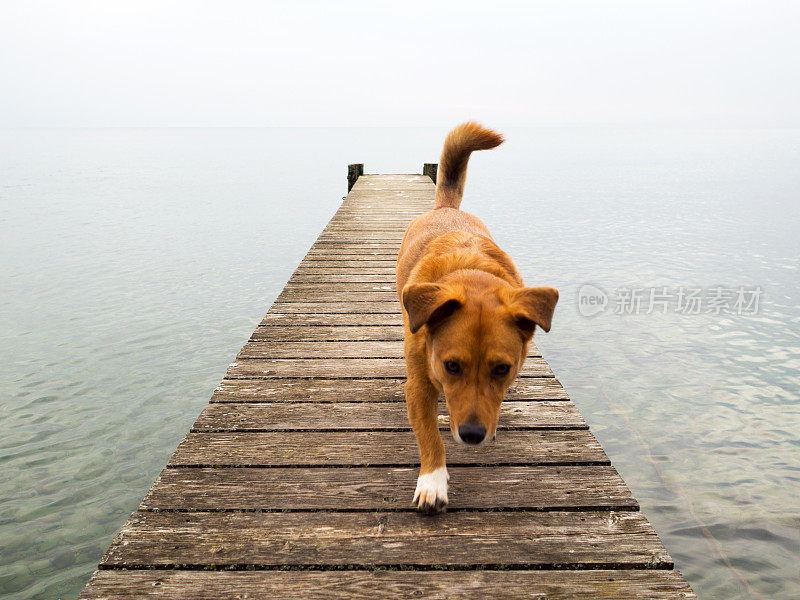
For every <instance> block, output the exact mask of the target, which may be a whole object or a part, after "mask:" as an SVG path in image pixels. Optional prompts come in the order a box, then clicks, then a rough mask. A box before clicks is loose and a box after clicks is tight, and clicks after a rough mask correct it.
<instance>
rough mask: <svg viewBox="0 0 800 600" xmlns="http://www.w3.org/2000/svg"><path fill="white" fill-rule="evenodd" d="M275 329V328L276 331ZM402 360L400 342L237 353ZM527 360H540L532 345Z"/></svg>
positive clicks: (255, 345)
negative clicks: (531, 358) (529, 358)
mask: <svg viewBox="0 0 800 600" xmlns="http://www.w3.org/2000/svg"><path fill="white" fill-rule="evenodd" d="M275 329H277V328H275ZM309 356H313V357H315V358H403V342H402V340H396V341H359V342H358V343H353V342H352V341H342V342H329V341H311V342H299V341H293V342H288V341H282V342H248V343H246V344H245V345H244V347H243V348H242V349H241V351H240V352H239V355H238V357H237V360H238V359H245V358H299V359H305V358H307V357H309ZM528 356H529V357H534V358H541V356H542V354H541V353H540V352H539V349H538V348H536V346H534V345H533V344H531V346H530V348H529V349H528Z"/></svg>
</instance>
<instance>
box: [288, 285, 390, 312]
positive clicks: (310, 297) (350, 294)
mask: <svg viewBox="0 0 800 600" xmlns="http://www.w3.org/2000/svg"><path fill="white" fill-rule="evenodd" d="M277 302H281V303H285V302H317V303H319V302H323V303H325V304H328V303H342V302H352V303H355V302H358V303H361V302H397V292H396V291H394V289H391V290H376V289H372V290H346V291H345V290H342V291H335V290H328V289H325V288H318V289H303V290H297V289H289V290H287V289H284V290H283V291H282V292H281V293H280V295H279V296H278V300H277ZM397 306H398V309H399V304H398V305H397Z"/></svg>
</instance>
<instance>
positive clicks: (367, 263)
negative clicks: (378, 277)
mask: <svg viewBox="0 0 800 600" xmlns="http://www.w3.org/2000/svg"><path fill="white" fill-rule="evenodd" d="M396 264H397V260H396V259H394V258H389V259H386V260H375V259H369V260H333V259H332V258H326V259H325V260H314V259H313V258H306V259H304V260H303V261H302V262H301V263H300V268H305V267H313V268H315V269H327V268H328V267H335V268H337V269H342V268H345V267H352V268H354V269H364V270H369V269H373V268H378V269H394V268H395V265H396Z"/></svg>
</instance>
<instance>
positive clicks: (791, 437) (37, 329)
mask: <svg viewBox="0 0 800 600" xmlns="http://www.w3.org/2000/svg"><path fill="white" fill-rule="evenodd" d="M445 133H446V130H434V129H425V130H407V129H384V130H377V129H364V130H350V129H316V130H312V129H306V130H303V129H260V130H247V129H242V130H191V129H186V130H94V131H80V130H51V131H47V130H31V131H3V132H0V281H2V289H0V358H2V360H0V596H2V597H4V598H9V599H10V600H18V599H20V600H21V599H27V598H35V599H39V598H65V599H66V598H74V597H75V596H76V595H77V594H78V592H79V590H80V589H81V587H82V586H83V584H84V582H85V580H86V578H87V577H88V575H89V574H90V573H91V571H92V570H93V568H94V566H95V565H96V563H97V562H98V560H99V558H100V556H101V555H102V553H103V551H104V550H105V549H106V547H107V546H108V544H109V542H110V541H111V538H112V537H113V536H114V534H115V533H116V532H117V531H118V529H119V528H120V527H121V526H122V524H123V523H124V521H125V519H126V518H127V516H128V514H129V513H130V512H131V511H133V510H135V508H136V507H137V505H138V503H139V501H140V499H141V497H142V496H143V494H144V493H145V491H146V490H147V488H148V487H149V485H150V483H151V482H152V481H153V479H154V478H155V476H156V474H157V473H158V472H159V471H160V470H161V468H162V467H163V465H164V464H165V463H166V461H167V458H168V457H169V455H170V454H171V453H172V451H173V449H174V448H175V446H176V445H177V443H178V442H179V441H180V439H181V437H182V436H183V434H184V433H185V432H186V430H187V429H188V427H189V426H190V425H191V423H192V422H193V421H194V419H195V417H196V416H197V414H198V413H199V412H200V410H201V408H202V406H203V405H204V404H205V403H206V402H207V401H208V398H209V396H210V394H211V391H212V390H213V388H214V387H215V386H216V384H217V383H218V381H219V380H220V379H221V377H222V375H223V374H224V372H225V369H226V367H227V364H228V363H229V362H230V360H231V359H232V358H233V356H234V355H235V353H236V352H237V351H238V349H239V348H240V347H241V346H242V345H243V343H244V342H245V340H246V339H247V337H248V335H249V334H250V332H251V331H252V330H253V328H254V327H255V325H256V324H257V322H258V321H259V319H260V317H261V316H262V315H263V314H264V313H265V312H266V310H267V308H268V306H269V304H270V303H271V302H272V301H273V300H274V299H275V297H276V296H277V294H278V292H279V291H280V289H281V288H282V287H283V285H284V283H285V281H286V279H287V278H288V277H289V275H290V274H291V272H292V271H293V270H294V266H295V265H296V263H297V262H298V261H299V260H300V258H301V257H302V256H303V255H304V254H305V252H306V250H307V249H308V247H309V246H310V245H311V243H312V242H313V240H314V239H315V238H316V236H317V234H318V233H319V231H320V230H321V229H322V227H323V226H324V225H325V223H326V222H327V221H328V219H329V218H330V216H331V214H332V213H333V212H334V211H335V210H336V208H337V206H338V203H339V202H340V200H341V197H342V196H343V195H344V193H345V174H346V165H347V163H349V162H366V168H367V171H368V172H418V171H419V170H420V169H421V165H422V163H423V162H435V161H436V159H437V157H438V153H439V149H440V144H441V141H442V139H443V136H444V134H445ZM506 133H507V134H508V140H509V141H508V142H507V144H506V145H504V146H503V147H502V148H501V149H498V150H497V151H494V152H490V153H489V152H487V153H481V154H478V155H475V156H474V157H473V160H472V163H471V169H470V175H469V178H468V190H467V198H466V200H465V202H464V206H463V208H465V209H466V210H470V211H472V212H475V213H477V214H478V215H479V216H481V217H482V218H483V219H484V220H485V221H486V222H487V224H488V225H489V226H490V228H491V230H492V231H493V233H494V235H495V238H496V239H497V240H498V242H499V243H500V244H501V246H503V247H504V248H505V249H506V250H507V251H508V252H509V253H510V254H511V255H512V256H513V257H514V259H515V260H516V262H517V264H518V266H519V267H520V270H521V271H522V273H523V275H524V277H525V279H526V282H527V283H528V284H530V285H537V284H541V285H554V286H556V287H558V288H559V289H560V291H561V300H560V303H559V307H558V311H557V313H556V317H555V320H554V326H553V330H552V331H551V333H549V334H538V335H537V341H538V343H539V345H540V347H541V348H542V350H543V352H544V354H545V357H546V358H547V359H548V360H549V361H550V363H551V365H552V367H553V369H554V370H555V372H556V374H557V376H558V377H559V378H560V379H561V380H562V381H563V383H564V385H565V386H566V388H567V390H568V391H569V392H570V394H571V396H572V398H573V399H574V400H575V402H576V404H577V405H578V406H579V408H580V410H581V412H582V413H583V415H584V416H585V417H586V419H587V420H588V421H589V423H590V425H591V427H592V430H593V432H594V433H595V434H596V435H597V437H598V438H599V439H600V441H601V442H602V443H603V445H604V447H605V449H606V451H607V452H608V454H609V455H610V457H611V459H612V461H613V463H614V464H615V465H616V467H617V468H618V469H619V470H620V471H621V473H622V475H623V476H624V478H625V480H626V482H627V483H628V485H629V486H630V487H631V488H632V490H633V492H634V494H635V495H636V496H637V497H638V499H639V501H640V502H641V504H642V510H643V511H644V512H645V514H646V515H647V516H648V517H649V518H650V520H651V521H652V522H653V524H654V525H655V527H656V529H657V530H658V532H659V533H660V534H661V537H662V539H663V541H664V543H665V545H666V546H667V549H668V550H669V551H670V553H671V554H672V556H673V557H674V558H675V561H676V563H677V566H678V568H680V569H681V570H682V571H683V573H684V574H685V575H686V577H687V579H688V580H689V581H690V583H691V584H692V586H693V587H694V589H695V591H696V592H697V593H698V595H699V596H700V598H703V599H712V598H719V599H726V600H730V599H745V598H757V599H770V600H789V599H794V598H797V597H800V583H799V580H800V578H799V577H798V567H797V565H798V564H800V534H798V530H799V529H800V527H799V526H800V517H799V516H798V500H797V498H798V493H800V485H799V482H800V458H799V457H800V452H799V450H800V405H799V404H798V400H799V399H800V398H799V396H800V384H799V383H798V377H797V373H798V368H800V291H799V290H798V280H799V277H798V275H800V273H799V272H798V270H799V269H800V217H799V216H798V215H799V214H800V211H798V209H797V206H798V200H800V170H798V169H797V164H798V162H800V132H798V131H797V130H748V131H692V130H679V131H676V130H673V131H657V130H637V129H627V130H612V129H555V128H551V129H524V130H522V129H521V130H513V129H512V130H508V131H507V132H506ZM584 284H593V285H595V286H597V287H599V288H601V289H602V290H605V291H606V292H607V293H608V294H609V295H610V296H611V297H612V300H613V298H614V297H619V294H618V292H617V290H618V289H620V288H631V289H632V288H636V289H638V290H646V291H645V292H643V293H645V294H646V293H648V292H649V288H651V287H655V286H657V287H658V288H659V289H660V288H661V287H662V286H666V287H668V288H670V289H673V288H680V287H686V288H690V287H695V288H701V289H703V290H710V289H713V288H715V287H723V288H725V289H736V288H739V287H741V286H747V287H754V286H760V288H761V289H762V295H761V297H760V302H759V306H758V311H757V312H756V314H752V315H738V314H735V313H733V312H721V313H720V314H713V313H712V314H700V315H687V314H680V313H678V312H676V311H674V310H672V308H669V309H668V310H667V314H662V313H661V310H660V309H657V310H654V311H652V312H651V313H650V314H645V313H646V310H645V309H643V310H642V311H641V313H640V314H625V315H617V314H614V310H613V302H612V303H610V304H609V305H608V308H607V310H605V311H603V312H601V313H600V314H598V315H596V316H593V317H586V316H582V315H581V313H580V312H579V310H578V291H579V289H580V288H581V286H583V285H584ZM499 442H500V443H502V440H499Z"/></svg>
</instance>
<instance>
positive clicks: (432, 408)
mask: <svg viewBox="0 0 800 600" xmlns="http://www.w3.org/2000/svg"><path fill="white" fill-rule="evenodd" d="M409 367H410V365H409ZM438 402H439V392H438V391H437V390H436V388H435V387H433V385H431V383H430V381H429V380H428V378H427V376H426V375H424V374H421V373H414V372H413V368H409V373H408V379H407V380H406V406H407V408H408V420H409V421H410V422H411V428H412V429H413V430H414V435H415V436H416V437H417V445H418V446H419V456H420V469H419V477H418V478H417V489H416V491H415V492H414V499H413V501H412V504H413V505H414V506H416V507H417V510H419V511H420V512H425V513H437V512H441V511H443V510H444V508H445V506H447V480H448V479H449V476H448V474H447V467H446V466H445V456H444V444H443V443H442V437H441V436H440V435H439V422H438V419H437V415H438V410H437V409H438Z"/></svg>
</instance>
